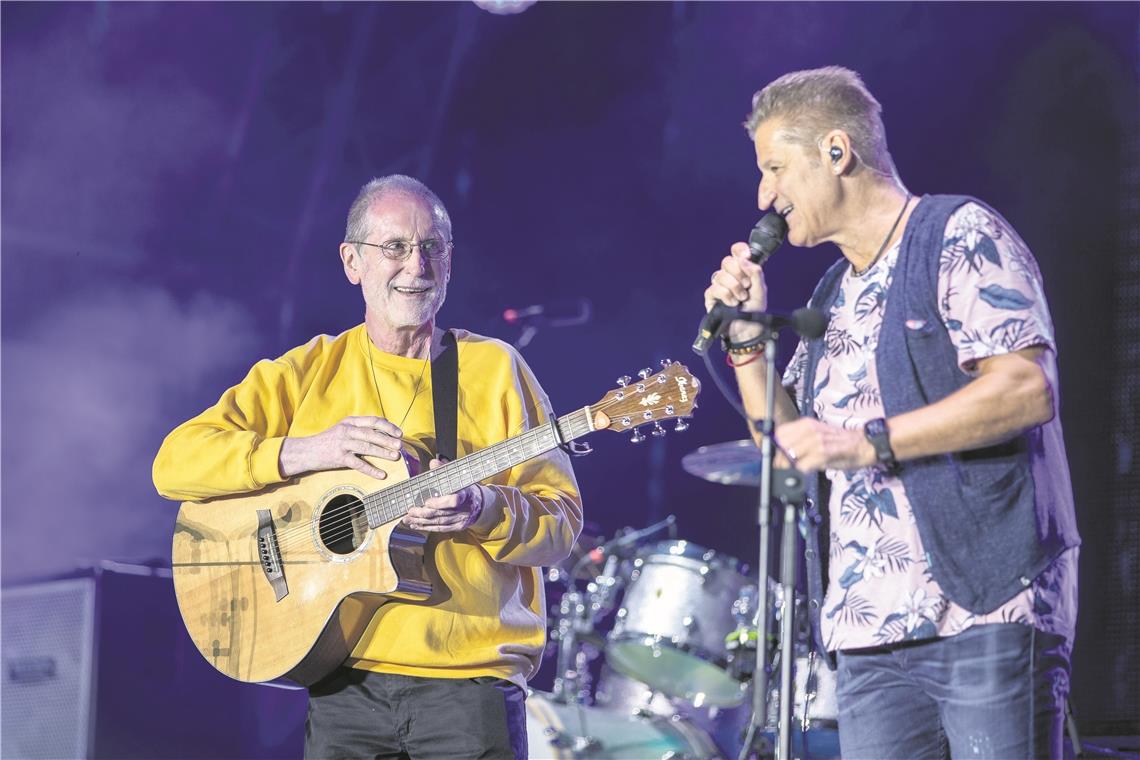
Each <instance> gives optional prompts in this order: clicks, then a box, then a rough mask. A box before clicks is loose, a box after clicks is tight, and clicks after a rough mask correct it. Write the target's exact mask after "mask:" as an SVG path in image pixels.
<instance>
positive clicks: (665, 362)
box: [658, 359, 673, 369]
mask: <svg viewBox="0 0 1140 760" xmlns="http://www.w3.org/2000/svg"><path fill="white" fill-rule="evenodd" d="M672 363H673V360H672V359H662V360H661V361H660V362H658V364H660V365H661V369H665V368H666V367H668V366H669V365H670V364H672Z"/></svg>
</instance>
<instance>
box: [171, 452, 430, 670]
mask: <svg viewBox="0 0 1140 760" xmlns="http://www.w3.org/2000/svg"><path fill="white" fill-rule="evenodd" d="M369 461H370V462H371V463H372V464H374V465H375V466H376V467H378V468H380V469H382V470H384V471H385V472H387V473H388V478H387V479H385V480H381V481H378V480H375V479H373V478H370V477H368V476H367V475H364V474H362V473H359V472H356V471H355V470H348V469H345V470H331V471H327V472H316V473H311V474H309V475H306V476H304V477H300V478H295V479H293V480H291V481H288V482H286V483H282V484H279V485H275V486H271V487H269V488H267V489H264V490H262V491H258V492H256V493H252V494H241V495H237V496H222V497H216V498H212V499H208V500H205V501H200V502H186V503H184V504H183V505H182V506H181V508H180V509H179V511H178V520H177V523H176V525H175V530H174V541H173V552H172V560H173V561H172V569H173V574H174V591H175V594H176V595H177V597H178V606H179V609H180V611H181V613H182V618H183V621H184V622H185V624H186V629H187V631H188V632H189V633H190V638H191V639H192V640H193V641H194V644H195V646H196V647H197V648H198V651H199V652H201V653H202V656H203V657H205V658H206V660H207V661H208V662H209V663H210V664H211V665H213V666H214V667H215V668H217V669H218V670H220V671H221V672H222V673H225V674H226V675H228V676H230V677H231V678H235V679H237V680H239V681H248V682H255V681H270V680H273V679H276V678H288V679H290V680H293V681H296V682H297V683H300V684H302V685H309V684H312V683H314V682H316V681H318V680H320V679H321V678H322V677H323V676H325V675H327V674H328V673H329V672H331V671H332V670H333V669H334V668H335V667H336V666H338V665H340V664H341V662H343V661H344V659H345V658H346V657H347V656H348V655H349V654H350V653H351V652H352V649H353V647H355V646H356V643H357V642H358V641H359V640H360V637H361V635H362V634H363V633H364V630H365V628H366V627H367V626H368V624H369V622H370V621H371V620H372V616H373V614H374V613H375V612H376V610H377V609H379V607H380V606H381V605H382V604H384V603H386V602H388V601H390V600H392V599H404V600H423V599H426V598H427V597H428V596H430V595H431V582H430V580H429V579H428V575H427V573H426V571H425V567H424V543H425V541H426V536H425V534H423V533H420V532H417V531H412V530H409V529H407V528H405V527H402V526H400V524H399V518H397V519H393V520H391V521H389V522H387V523H385V524H382V525H380V526H379V527H377V528H375V529H372V530H370V529H369V527H368V524H367V520H366V519H365V516H364V513H363V510H362V508H361V504H360V499H362V498H364V496H365V495H366V494H371V493H373V492H376V491H377V486H391V485H394V484H395V483H398V482H400V481H403V480H406V479H407V478H408V477H409V472H408V468H407V465H406V464H405V463H404V462H402V461H399V462H391V461H387V460H379V459H372V458H369Z"/></svg>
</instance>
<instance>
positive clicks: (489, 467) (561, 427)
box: [363, 406, 593, 528]
mask: <svg viewBox="0 0 1140 760" xmlns="http://www.w3.org/2000/svg"><path fill="white" fill-rule="evenodd" d="M589 410H590V407H588V406H587V407H583V408H582V409H579V410H578V411H575V412H571V413H570V414H567V415H564V416H562V417H559V418H558V419H557V420H554V421H553V422H549V423H547V424H545V425H540V426H538V427H535V428H532V429H530V430H528V431H526V432H525V433H520V434H519V435H516V436H515V437H514V438H508V439H507V440H505V441H500V442H499V443H496V444H494V445H493V446H488V447H487V448H485V449H481V450H480V451H476V452H474V453H473V454H469V455H467V456H465V457H463V458H461V459H457V460H455V461H454V462H448V463H447V464H445V465H443V466H442V467H437V468H436V469H434V470H429V471H428V472H424V473H421V474H419V475H417V476H416V477H414V478H410V479H408V480H405V481H404V482H402V483H397V484H396V485H394V486H391V487H389V488H385V489H382V490H380V491H377V492H375V493H371V494H368V495H367V496H365V497H364V500H363V501H364V510H365V515H366V516H367V518H368V527H369V528H378V527H380V526H381V525H383V524H385V523H388V522H391V521H392V520H396V519H398V518H400V517H403V516H404V515H405V514H407V513H408V510H409V509H411V508H412V507H414V506H417V505H420V504H423V503H424V501H425V500H427V499H429V498H431V497H432V496H439V495H444V494H452V493H455V492H456V491H461V490H463V489H464V488H466V487H467V486H469V485H472V484H474V483H478V482H479V481H480V480H486V479H487V478H489V477H491V476H492V475H496V474H498V473H500V472H503V471H504V470H509V469H510V468H512V467H514V466H515V465H518V464H522V463H523V462H525V461H527V460H529V459H533V458H535V457H536V456H539V455H540V454H545V453H546V452H548V451H550V450H551V449H555V448H557V447H558V446H560V445H562V444H564V443H569V442H570V441H573V440H574V439H576V438H581V437H582V436H584V435H586V434H587V433H589V432H591V431H592V430H593V427H592V426H591V424H590V414H589Z"/></svg>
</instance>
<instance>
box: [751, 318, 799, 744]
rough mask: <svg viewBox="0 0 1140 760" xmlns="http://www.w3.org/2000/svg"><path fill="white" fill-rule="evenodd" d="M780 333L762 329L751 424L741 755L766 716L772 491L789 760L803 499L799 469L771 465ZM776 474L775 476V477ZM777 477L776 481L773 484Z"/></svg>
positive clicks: (781, 716) (783, 725)
mask: <svg viewBox="0 0 1140 760" xmlns="http://www.w3.org/2000/svg"><path fill="white" fill-rule="evenodd" d="M778 338H779V333H778V332H777V331H776V330H773V329H768V330H766V331H765V333H764V360H765V364H766V369H767V387H766V392H767V398H766V402H767V403H766V407H767V408H766V410H765V416H764V418H763V419H761V420H754V421H753V422H752V424H753V425H754V427H756V428H757V429H758V431H759V433H760V435H761V439H760V494H759V497H758V506H757V525H758V526H759V534H760V550H759V563H758V564H757V584H756V587H757V595H758V599H757V610H758V614H759V617H758V618H757V644H756V665H755V670H754V671H753V675H752V720H751V721H750V722H749V724H748V732H747V733H746V735H745V738H744V743H743V746H742V747H741V749H740V756H739V760H746V758H747V757H748V754H749V753H750V752H751V751H752V749H753V745H754V742H755V739H756V734H757V729H758V728H759V727H760V723H761V721H764V720H766V719H767V715H768V662H767V659H768V652H767V649H768V648H767V647H766V646H764V645H763V640H764V638H765V634H766V632H767V622H768V618H767V614H768V583H767V582H766V581H767V572H768V562H769V558H768V542H769V537H770V535H771V528H772V514H771V509H772V496H774V495H775V496H776V497H777V498H778V499H779V500H780V501H782V502H783V504H784V522H783V530H782V537H781V542H780V565H781V567H780V584H781V586H782V587H783V594H784V605H783V614H782V615H781V616H780V691H779V697H778V699H779V702H778V712H777V715H778V721H777V728H776V737H777V748H776V758H777V760H791V756H792V755H791V743H792V731H791V728H792V726H791V718H792V704H793V695H792V688H793V684H792V663H793V661H794V660H795V654H794V653H795V641H794V639H793V636H794V629H793V619H794V617H795V606H796V605H795V598H796V597H795V594H796V569H797V563H796V554H795V549H796V525H797V521H796V516H797V512H798V508H799V507H800V506H801V505H802V504H803V497H804V482H803V476H802V475H801V474H800V473H799V472H798V471H797V470H773V468H772V460H773V458H774V456H775V451H774V447H775V443H776V440H775V417H776V340H777V339H778ZM773 476H775V477H773ZM773 480H775V484H774V483H773Z"/></svg>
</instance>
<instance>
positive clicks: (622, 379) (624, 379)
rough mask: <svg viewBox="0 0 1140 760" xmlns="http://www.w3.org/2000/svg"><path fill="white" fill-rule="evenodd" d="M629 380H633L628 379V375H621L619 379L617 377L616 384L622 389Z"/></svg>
mask: <svg viewBox="0 0 1140 760" xmlns="http://www.w3.org/2000/svg"><path fill="white" fill-rule="evenodd" d="M631 380H633V378H632V377H630V376H629V375H622V376H621V377H619V378H618V379H617V384H618V385H620V386H621V387H622V388H624V387H625V386H627V385H629V382H630V381H631Z"/></svg>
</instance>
